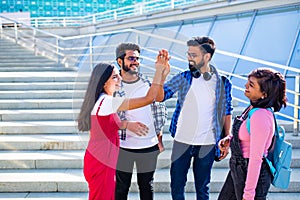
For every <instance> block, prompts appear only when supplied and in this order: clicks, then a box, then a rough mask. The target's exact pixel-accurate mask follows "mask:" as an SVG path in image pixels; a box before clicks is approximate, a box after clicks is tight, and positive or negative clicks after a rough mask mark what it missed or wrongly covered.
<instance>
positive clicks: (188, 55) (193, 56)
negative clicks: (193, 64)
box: [185, 52, 201, 59]
mask: <svg viewBox="0 0 300 200" xmlns="http://www.w3.org/2000/svg"><path fill="white" fill-rule="evenodd" d="M185 55H186V56H187V57H190V58H192V59H194V58H196V57H200V56H201V55H197V54H196V53H189V52H185Z"/></svg>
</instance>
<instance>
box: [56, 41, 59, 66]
mask: <svg viewBox="0 0 300 200" xmlns="http://www.w3.org/2000/svg"><path fill="white" fill-rule="evenodd" d="M56 55H57V64H59V62H60V55H59V39H58V38H56Z"/></svg>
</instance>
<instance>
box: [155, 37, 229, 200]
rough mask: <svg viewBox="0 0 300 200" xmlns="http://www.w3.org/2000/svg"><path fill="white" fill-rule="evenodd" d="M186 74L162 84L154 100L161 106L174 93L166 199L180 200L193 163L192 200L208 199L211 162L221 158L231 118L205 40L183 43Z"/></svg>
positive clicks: (224, 83)
mask: <svg viewBox="0 0 300 200" xmlns="http://www.w3.org/2000/svg"><path fill="white" fill-rule="evenodd" d="M187 46H188V51H187V58H188V62H189V69H188V70H186V71H184V72H181V73H179V74H177V75H175V76H174V77H172V79H171V80H169V81H168V82H166V83H165V84H164V86H163V89H162V91H160V94H159V96H158V98H157V100H158V101H165V100H167V99H169V98H172V97H173V95H174V94H175V93H178V98H177V104H176V108H175V111H174V114H173V117H172V121H171V125H170V129H169V130H170V132H171V135H172V136H173V137H174V143H173V149H172V155H171V160H172V164H171V172H170V173H171V194H172V199H173V200H184V187H185V185H186V181H187V174H188V171H189V168H190V166H191V161H192V159H193V173H194V181H195V188H196V195H197V200H200V199H201V200H207V199H209V183H210V176H211V169H212V165H213V162H214V160H215V159H218V160H221V159H223V158H225V157H226V155H227V154H228V150H225V151H224V152H221V151H220V150H219V148H218V145H217V143H218V141H219V140H220V138H221V137H222V136H221V134H222V132H224V135H228V134H230V131H231V130H230V129H231V117H232V110H233V108H232V97H231V86H232V85H231V82H230V81H229V80H228V79H227V78H226V77H225V76H221V75H219V73H218V71H217V69H216V68H215V67H214V66H212V65H211V64H210V63H209V62H210V60H211V58H212V56H213V54H214V51H215V44H214V41H213V40H212V39H211V38H209V37H196V38H193V39H191V40H189V41H188V42H187Z"/></svg>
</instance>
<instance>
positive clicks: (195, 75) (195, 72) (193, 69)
mask: <svg viewBox="0 0 300 200" xmlns="http://www.w3.org/2000/svg"><path fill="white" fill-rule="evenodd" d="M190 71H191V73H192V76H193V77H194V78H199V77H200V76H201V72H200V71H199V70H198V69H196V68H195V67H190Z"/></svg>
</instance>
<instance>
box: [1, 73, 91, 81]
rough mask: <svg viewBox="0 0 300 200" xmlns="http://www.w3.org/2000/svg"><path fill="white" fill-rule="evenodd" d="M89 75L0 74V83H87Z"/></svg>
mask: <svg viewBox="0 0 300 200" xmlns="http://www.w3.org/2000/svg"><path fill="white" fill-rule="evenodd" d="M89 77H90V75H89V73H81V72H80V73H78V72H75V71H67V72H63V71H61V72H59V71H58V72H47V73H45V72H1V73H0V82H5V83H7V82H30V83H31V82H74V81H76V82H83V81H84V82H87V81H88V80H89Z"/></svg>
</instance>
